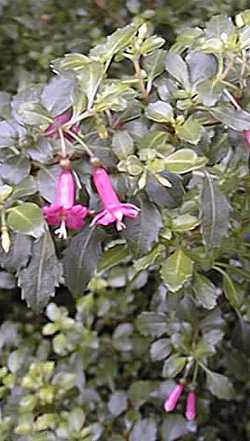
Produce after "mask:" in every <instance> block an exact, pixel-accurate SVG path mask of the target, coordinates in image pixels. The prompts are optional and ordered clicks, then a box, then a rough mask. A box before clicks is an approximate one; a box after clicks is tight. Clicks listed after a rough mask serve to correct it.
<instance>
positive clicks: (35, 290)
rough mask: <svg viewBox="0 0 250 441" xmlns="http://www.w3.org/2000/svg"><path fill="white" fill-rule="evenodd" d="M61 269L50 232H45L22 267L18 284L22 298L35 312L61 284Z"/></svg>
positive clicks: (42, 306)
mask: <svg viewBox="0 0 250 441" xmlns="http://www.w3.org/2000/svg"><path fill="white" fill-rule="evenodd" d="M59 279H60V269H59V263H58V260H57V257H56V253H55V246H54V243H53V241H52V239H51V236H50V234H49V233H48V232H47V233H45V234H44V235H43V236H42V237H40V239H38V240H36V241H35V242H34V243H33V247H32V257H31V259H30V261H29V264H28V266H27V267H26V268H23V269H21V271H20V273H19V277H18V285H19V286H20V288H21V290H22V298H23V299H25V300H26V302H27V304H28V306H29V307H30V308H31V309H33V310H34V311H35V312H39V311H41V310H42V309H43V308H44V306H45V305H46V304H47V302H48V300H49V298H50V297H51V296H54V294H55V288H56V287H58V286H59Z"/></svg>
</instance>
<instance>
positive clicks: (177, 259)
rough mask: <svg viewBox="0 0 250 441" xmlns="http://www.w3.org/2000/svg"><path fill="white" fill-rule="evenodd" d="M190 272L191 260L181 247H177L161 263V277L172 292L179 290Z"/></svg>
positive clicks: (191, 268)
mask: <svg viewBox="0 0 250 441" xmlns="http://www.w3.org/2000/svg"><path fill="white" fill-rule="evenodd" d="M192 274H193V262H192V260H191V259H190V258H189V257H188V256H187V255H186V254H185V253H184V252H183V251H182V250H181V249H177V250H176V251H175V252H174V253H173V254H171V256H169V257H168V258H167V259H166V260H165V261H164V262H163V263H162V267H161V277H162V279H163V281H164V283H165V285H166V286H167V287H168V288H169V290H170V291H172V292H177V291H179V289H181V288H182V286H183V285H184V283H185V282H187V281H188V280H189V279H190V278H191V277H192Z"/></svg>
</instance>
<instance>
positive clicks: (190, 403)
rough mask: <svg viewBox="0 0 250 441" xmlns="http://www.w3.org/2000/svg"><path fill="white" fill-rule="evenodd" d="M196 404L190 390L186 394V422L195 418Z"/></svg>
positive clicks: (192, 392)
mask: <svg viewBox="0 0 250 441" xmlns="http://www.w3.org/2000/svg"><path fill="white" fill-rule="evenodd" d="M196 402H197V396H196V393H195V392H194V391H193V390H191V391H190V392H189V393H188V398H187V408H186V418H187V420H188V421H193V420H195V418H196Z"/></svg>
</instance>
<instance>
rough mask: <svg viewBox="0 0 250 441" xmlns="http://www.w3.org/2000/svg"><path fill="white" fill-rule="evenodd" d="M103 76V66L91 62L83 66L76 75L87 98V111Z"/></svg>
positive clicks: (91, 104)
mask: <svg viewBox="0 0 250 441" xmlns="http://www.w3.org/2000/svg"><path fill="white" fill-rule="evenodd" d="M103 75H104V68H103V65H102V64H101V63H99V62H97V61H92V62H90V63H87V64H85V65H84V67H83V68H82V69H81V71H80V72H79V74H78V78H79V81H80V84H81V85H82V90H83V91H84V93H85V95H86V96H87V98H88V109H91V107H92V106H93V103H94V99H95V95H96V92H97V90H98V87H99V85H100V83H101V81H102V78H103Z"/></svg>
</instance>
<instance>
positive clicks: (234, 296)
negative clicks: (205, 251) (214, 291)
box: [223, 271, 243, 309]
mask: <svg viewBox="0 0 250 441" xmlns="http://www.w3.org/2000/svg"><path fill="white" fill-rule="evenodd" d="M223 291H224V294H225V296H226V298H227V300H228V301H229V303H230V304H231V305H232V307H233V308H235V309H239V308H240V306H241V305H242V301H243V299H242V296H241V295H240V292H237V289H236V287H235V284H234V282H233V281H232V279H231V277H230V276H229V275H228V273H226V272H225V271H223Z"/></svg>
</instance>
